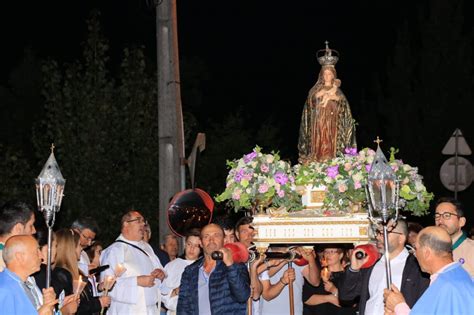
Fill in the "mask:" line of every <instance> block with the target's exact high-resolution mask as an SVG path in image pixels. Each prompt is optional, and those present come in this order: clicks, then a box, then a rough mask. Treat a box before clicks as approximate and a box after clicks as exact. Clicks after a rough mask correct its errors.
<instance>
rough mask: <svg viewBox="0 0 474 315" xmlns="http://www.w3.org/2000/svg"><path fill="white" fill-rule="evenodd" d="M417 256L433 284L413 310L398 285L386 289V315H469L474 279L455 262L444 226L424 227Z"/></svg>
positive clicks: (419, 239) (418, 241)
mask: <svg viewBox="0 0 474 315" xmlns="http://www.w3.org/2000/svg"><path fill="white" fill-rule="evenodd" d="M415 245H416V246H415V248H416V258H417V259H418V262H419V263H420V267H421V269H422V270H423V271H425V272H428V273H429V274H430V275H431V277H430V279H431V283H430V286H429V287H428V289H426V291H425V292H424V293H423V295H422V296H421V297H420V299H419V300H418V301H417V302H416V303H415V305H414V306H413V308H412V309H411V310H410V308H409V307H408V305H407V304H406V303H405V299H404V297H403V295H402V294H401V293H400V291H399V290H398V288H396V287H395V286H392V290H391V291H389V290H387V289H385V292H384V299H385V313H386V314H392V313H395V314H411V315H415V314H420V315H422V314H430V315H450V314H452V315H469V314H472V312H473V310H474V282H473V280H472V279H471V277H470V275H469V274H468V273H467V271H465V270H464V269H463V268H462V265H461V264H460V263H458V262H453V254H452V247H451V238H450V236H449V234H448V233H447V232H446V231H445V230H444V229H443V228H441V227H435V226H430V227H427V228H424V229H423V230H421V232H420V233H419V234H418V237H417V241H416V244H415Z"/></svg>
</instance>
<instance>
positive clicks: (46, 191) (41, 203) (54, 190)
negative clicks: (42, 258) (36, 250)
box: [35, 144, 66, 288]
mask: <svg viewBox="0 0 474 315" xmlns="http://www.w3.org/2000/svg"><path fill="white" fill-rule="evenodd" d="M35 183H36V199H37V203H38V209H39V211H40V212H42V213H43V216H44V220H45V222H46V226H47V227H48V258H47V268H46V287H47V288H49V287H50V282H51V236H52V232H53V226H54V221H55V219H56V212H59V208H60V207H61V201H62V199H63V192H64V185H65V183H66V180H65V179H64V177H63V175H62V174H61V171H60V170H59V166H58V163H57V162H56V158H55V157H54V144H52V145H51V154H50V155H49V158H48V160H47V161H46V163H45V164H44V166H43V169H42V170H41V173H40V174H39V175H38V177H37V178H36V180H35Z"/></svg>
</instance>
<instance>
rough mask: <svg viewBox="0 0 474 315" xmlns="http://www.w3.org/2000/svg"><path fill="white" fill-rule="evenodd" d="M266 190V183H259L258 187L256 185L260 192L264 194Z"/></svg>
mask: <svg viewBox="0 0 474 315" xmlns="http://www.w3.org/2000/svg"><path fill="white" fill-rule="evenodd" d="M267 191H268V185H267V184H261V185H260V186H259V187H258V192H259V193H261V194H264V193H266V192H267Z"/></svg>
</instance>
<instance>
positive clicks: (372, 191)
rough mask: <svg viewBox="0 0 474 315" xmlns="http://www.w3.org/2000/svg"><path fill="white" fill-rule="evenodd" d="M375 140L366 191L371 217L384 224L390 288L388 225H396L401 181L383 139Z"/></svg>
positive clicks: (385, 253)
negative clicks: (388, 156)
mask: <svg viewBox="0 0 474 315" xmlns="http://www.w3.org/2000/svg"><path fill="white" fill-rule="evenodd" d="M375 142H376V143H377V151H376V153H375V158H374V161H373V162H372V165H371V168H370V171H369V174H368V178H367V186H366V189H365V192H366V195H367V204H368V212H369V219H370V220H371V221H372V223H373V224H375V225H376V226H379V225H382V228H383V242H384V251H385V252H384V257H385V267H386V268H385V269H386V278H387V288H388V289H390V286H391V284H392V277H391V274H392V273H391V268H390V257H389V250H388V230H387V225H388V224H389V222H391V223H392V224H393V226H395V225H396V222H397V220H398V200H399V190H400V183H399V181H398V179H397V178H396V176H395V172H394V171H393V170H392V168H391V167H390V165H389V164H388V161H387V158H386V157H385V155H384V154H383V152H382V150H381V149H380V142H382V140H380V139H379V137H377V140H376V141H375Z"/></svg>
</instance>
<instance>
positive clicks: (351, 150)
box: [344, 148, 357, 156]
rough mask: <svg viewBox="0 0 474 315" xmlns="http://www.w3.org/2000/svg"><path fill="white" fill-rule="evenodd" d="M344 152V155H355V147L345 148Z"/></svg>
mask: <svg viewBox="0 0 474 315" xmlns="http://www.w3.org/2000/svg"><path fill="white" fill-rule="evenodd" d="M344 153H345V154H346V155H350V156H356V155H357V149H356V148H345V149H344Z"/></svg>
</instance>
